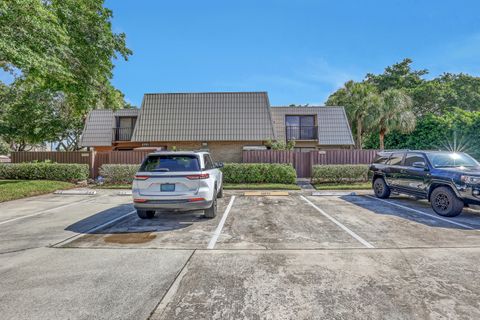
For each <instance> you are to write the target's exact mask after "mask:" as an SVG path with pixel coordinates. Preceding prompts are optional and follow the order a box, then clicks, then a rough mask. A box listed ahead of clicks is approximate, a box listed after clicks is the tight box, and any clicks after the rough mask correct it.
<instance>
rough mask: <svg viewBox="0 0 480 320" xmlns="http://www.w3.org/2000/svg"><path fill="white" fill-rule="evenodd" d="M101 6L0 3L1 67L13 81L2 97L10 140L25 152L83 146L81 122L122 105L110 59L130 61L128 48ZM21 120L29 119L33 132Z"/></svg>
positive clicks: (38, 0)
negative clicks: (55, 144)
mask: <svg viewBox="0 0 480 320" xmlns="http://www.w3.org/2000/svg"><path fill="white" fill-rule="evenodd" d="M103 2H104V1H103V0H50V1H42V0H7V1H2V2H0V34H1V35H2V36H1V37H0V68H2V69H3V70H5V71H8V72H11V73H12V74H13V75H14V76H15V81H14V82H13V83H12V85H11V90H8V91H5V90H2V91H1V92H3V94H6V96H4V97H0V99H2V101H3V104H2V105H1V107H2V110H1V112H2V114H1V115H0V117H1V121H2V128H3V129H2V130H3V134H4V135H7V136H6V137H7V138H5V140H10V141H15V145H18V146H20V148H22V146H23V145H24V144H34V143H36V142H38V141H42V142H43V141H60V142H61V144H63V145H64V147H65V148H78V135H79V133H80V132H81V131H80V130H81V127H82V122H83V120H84V119H85V117H86V114H87V113H88V112H89V111H90V110H91V109H92V108H112V109H116V108H122V107H123V106H125V101H124V96H123V94H122V93H121V92H120V91H119V90H117V89H116V88H114V87H113V86H112V84H111V82H110V80H111V78H112V70H113V67H114V64H113V60H114V59H115V58H118V57H119V56H120V57H122V58H124V59H125V60H126V59H127V58H128V56H129V55H130V54H131V51H130V50H129V49H128V48H127V47H126V44H125V34H123V33H119V34H116V33H113V32H112V26H111V18H112V11H111V10H109V9H107V8H105V7H104V6H103ZM1 92H0V94H2V93H1ZM14 94H18V96H16V97H13V96H12V95H14ZM22 117H23V119H29V120H31V123H30V124H29V125H30V129H31V130H30V132H26V130H25V129H26V128H23V127H22V125H21V123H20V121H19V120H21V119H22ZM49 121H50V122H49ZM54 128H58V129H62V130H63V131H61V132H60V131H59V130H57V129H54ZM54 137H56V138H54ZM50 139H57V140H50Z"/></svg>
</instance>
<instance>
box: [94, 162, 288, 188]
mask: <svg viewBox="0 0 480 320" xmlns="http://www.w3.org/2000/svg"><path fill="white" fill-rule="evenodd" d="M138 168H139V166H138V165H128V164H104V165H102V166H101V167H100V176H102V177H103V179H104V181H105V183H107V184H129V183H132V180H133V177H134V176H135V173H136V172H137V170H138ZM222 171H223V181H224V182H226V183H284V184H293V183H295V179H296V178H297V175H296V172H295V169H294V168H293V167H292V166H291V165H289V164H269V163H229V164H225V166H224V167H223V169H222Z"/></svg>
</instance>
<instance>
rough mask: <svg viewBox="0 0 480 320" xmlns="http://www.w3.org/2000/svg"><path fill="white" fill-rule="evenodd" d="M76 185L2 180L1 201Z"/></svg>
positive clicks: (0, 183)
mask: <svg viewBox="0 0 480 320" xmlns="http://www.w3.org/2000/svg"><path fill="white" fill-rule="evenodd" d="M74 186H75V185H74V184H73V183H70V182H63V181H50V180H0V202H3V201H9V200H15V199H20V198H25V197H31V196H36V195H39V194H45V193H50V192H53V191H56V190H59V189H69V188H72V187H74Z"/></svg>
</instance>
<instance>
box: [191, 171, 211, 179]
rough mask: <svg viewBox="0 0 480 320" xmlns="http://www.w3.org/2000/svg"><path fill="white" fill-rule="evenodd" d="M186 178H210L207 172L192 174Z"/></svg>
mask: <svg viewBox="0 0 480 320" xmlns="http://www.w3.org/2000/svg"><path fill="white" fill-rule="evenodd" d="M186 178H187V179H189V180H200V179H208V178H210V175H209V174H208V173H202V174H192V175H188V176H186Z"/></svg>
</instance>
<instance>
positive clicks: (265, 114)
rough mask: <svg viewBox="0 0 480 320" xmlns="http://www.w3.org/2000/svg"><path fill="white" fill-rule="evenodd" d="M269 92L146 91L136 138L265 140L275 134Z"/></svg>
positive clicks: (140, 139)
mask: <svg viewBox="0 0 480 320" xmlns="http://www.w3.org/2000/svg"><path fill="white" fill-rule="evenodd" d="M269 107H270V105H269V102H268V96H267V93H266V92H209V93H158V94H146V95H145V96H144V98H143V102H142V108H141V112H140V115H139V117H138V120H137V124H136V126H135V131H134V133H133V137H132V141H262V140H267V139H269V138H273V137H274V131H273V126H272V122H271V115H270V112H269Z"/></svg>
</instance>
